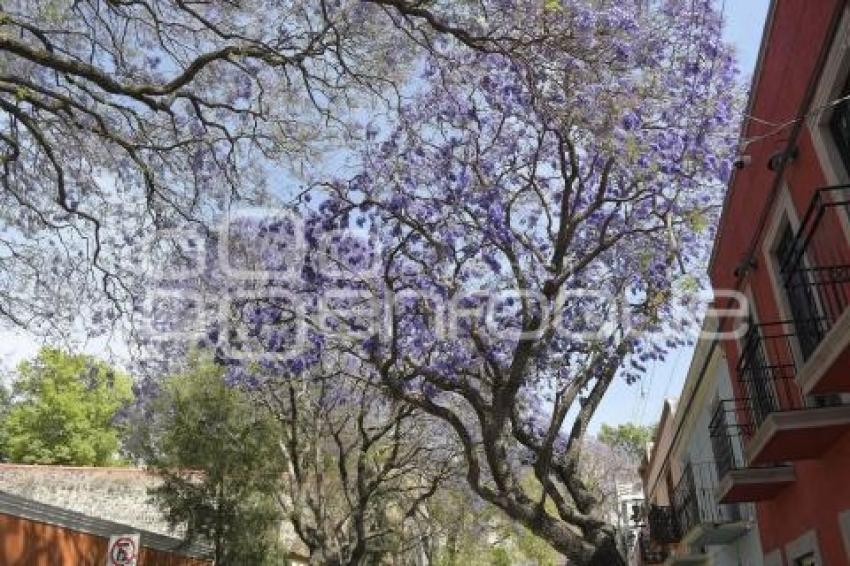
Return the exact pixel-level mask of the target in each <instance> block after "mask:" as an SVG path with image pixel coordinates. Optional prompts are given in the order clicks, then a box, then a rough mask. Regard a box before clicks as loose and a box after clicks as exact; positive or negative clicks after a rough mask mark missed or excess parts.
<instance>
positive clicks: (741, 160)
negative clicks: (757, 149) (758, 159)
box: [732, 155, 753, 169]
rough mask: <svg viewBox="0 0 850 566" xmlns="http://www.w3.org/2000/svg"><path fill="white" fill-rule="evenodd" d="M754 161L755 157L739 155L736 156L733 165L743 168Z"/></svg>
mask: <svg viewBox="0 0 850 566" xmlns="http://www.w3.org/2000/svg"><path fill="white" fill-rule="evenodd" d="M752 161H753V158H752V157H750V156H749V155H739V156H738V157H736V158H735V161H733V162H732V165H734V166H735V169H743V168H744V167H746V166H747V165H749V164H750V163H751V162H752Z"/></svg>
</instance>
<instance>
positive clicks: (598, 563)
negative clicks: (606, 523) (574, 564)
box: [586, 530, 626, 566]
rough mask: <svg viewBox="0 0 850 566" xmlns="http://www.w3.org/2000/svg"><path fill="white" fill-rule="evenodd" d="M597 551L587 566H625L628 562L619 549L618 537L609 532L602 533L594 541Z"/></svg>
mask: <svg viewBox="0 0 850 566" xmlns="http://www.w3.org/2000/svg"><path fill="white" fill-rule="evenodd" d="M594 543H595V546H596V551H595V552H594V553H593V555H592V556H591V557H590V559H589V560H588V561H587V563H586V566H625V564H626V560H625V558H623V555H622V554H620V550H619V549H618V548H617V539H616V535H615V534H614V533H613V532H612V531H609V530H605V531H602V532H600V533H599V534H598V535H597V537H596V540H595V541H594Z"/></svg>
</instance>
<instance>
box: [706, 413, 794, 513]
mask: <svg viewBox="0 0 850 566" xmlns="http://www.w3.org/2000/svg"><path fill="white" fill-rule="evenodd" d="M742 406H743V404H737V403H736V402H735V400H733V399H727V400H723V401H720V403H718V405H717V408H716V409H715V411H714V414H713V415H712V418H711V423H710V425H709V429H710V433H711V448H712V451H713V453H714V463H715V466H716V468H717V478H718V480H719V481H718V485H717V487H716V489H715V494H716V497H717V501H718V503H752V502H756V501H766V500H770V499H773V498H774V497H776V496H777V495H778V494H779V492H781V491H782V490H783V489H784V488H785V487H786V486H788V485H790V484H791V483H793V482H794V481H795V480H796V476H795V474H794V468H793V467H792V466H790V465H787V464H783V465H772V466H771V465H767V466H753V467H748V466H747V465H746V463H745V462H744V449H743V446H744V440H745V439H746V438H747V437H748V436H749V435H750V434H751V430H752V426H751V424H750V421H749V419H747V418H746V417H745V416H743V409H742Z"/></svg>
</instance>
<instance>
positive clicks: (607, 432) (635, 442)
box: [598, 423, 656, 461]
mask: <svg viewBox="0 0 850 566" xmlns="http://www.w3.org/2000/svg"><path fill="white" fill-rule="evenodd" d="M655 427H656V425H639V424H635V423H624V424H621V425H617V426H610V425H607V424H603V425H602V426H601V427H600V429H599V436H598V438H599V441H600V442H602V443H603V444H607V445H608V446H610V447H611V448H613V449H615V450H619V451H622V452H623V453H625V454H626V455H627V456H628V457H629V458H630V459H631V460H633V461H640V459H641V458H642V457H643V454H644V452H645V451H646V445H647V443H649V442H651V441H652V438H653V437H654V436H655Z"/></svg>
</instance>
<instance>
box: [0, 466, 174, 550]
mask: <svg viewBox="0 0 850 566" xmlns="http://www.w3.org/2000/svg"><path fill="white" fill-rule="evenodd" d="M158 482H159V480H158V478H157V477H156V476H155V475H153V474H151V473H149V472H148V471H146V470H144V469H140V468H88V467H66V466H28V465H21V464H0V491H6V492H9V493H13V494H15V495H19V496H21V497H27V498H29V499H34V500H36V501H40V502H42V503H47V504H49V505H56V506H58V507H64V508H66V509H71V510H72V511H77V512H78V513H84V514H86V515H89V516H92V517H98V518H100V519H106V520H109V521H115V522H117V523H123V524H125V525H130V526H133V527H136V528H138V529H142V530H146V531H151V532H154V533H160V534H164V535H169V536H174V537H181V536H182V534H183V533H182V530H181V529H179V528H178V529H176V530H169V528H168V523H167V522H166V521H165V519H164V517H163V516H162V513H160V511H159V510H158V509H157V507H156V506H155V505H153V504H152V503H151V502H150V501H149V499H150V498H149V496H148V493H147V491H148V489H149V488H151V487H153V486H155V485H157V483H158Z"/></svg>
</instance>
